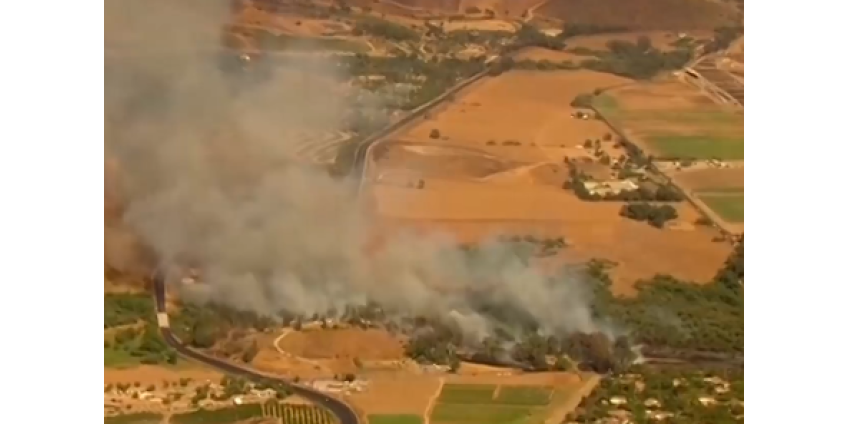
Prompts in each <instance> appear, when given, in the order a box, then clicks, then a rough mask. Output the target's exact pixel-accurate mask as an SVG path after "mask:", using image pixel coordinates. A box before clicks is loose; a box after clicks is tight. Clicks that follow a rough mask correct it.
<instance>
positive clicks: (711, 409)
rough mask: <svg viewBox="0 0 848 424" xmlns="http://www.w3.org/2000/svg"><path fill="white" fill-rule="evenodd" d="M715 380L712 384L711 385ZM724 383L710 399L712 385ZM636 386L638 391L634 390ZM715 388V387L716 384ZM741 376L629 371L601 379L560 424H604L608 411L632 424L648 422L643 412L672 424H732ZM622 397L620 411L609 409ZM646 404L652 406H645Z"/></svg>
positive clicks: (738, 411)
mask: <svg viewBox="0 0 848 424" xmlns="http://www.w3.org/2000/svg"><path fill="white" fill-rule="evenodd" d="M713 379H718V380H713ZM713 381H721V382H726V384H727V392H723V393H716V391H715V388H716V383H714V382H713ZM637 383H641V384H639V387H638V388H637ZM718 384H721V383H718ZM744 388H745V386H744V373H743V372H742V370H722V371H716V372H709V373H708V372H704V371H693V370H686V369H641V368H640V367H634V369H631V370H630V372H629V373H628V374H627V375H622V376H615V377H613V378H606V379H604V380H602V381H601V383H600V384H599V385H598V387H597V388H596V389H595V390H593V391H592V393H591V394H590V395H589V396H587V397H586V398H584V399H582V400H581V402H580V405H579V407H578V408H577V409H576V410H575V411H574V412H573V413H571V414H569V416H568V417H566V422H581V423H590V424H591V423H597V422H603V421H604V420H605V419H609V416H610V415H609V414H610V412H612V411H613V410H619V411H624V412H625V413H628V414H630V415H632V418H631V420H632V422H649V421H651V420H650V418H649V417H648V414H647V411H649V410H652V409H653V410H655V411H667V412H670V413H671V414H673V418H671V420H672V421H673V422H675V423H682V424H689V423H691V424H696V423H716V424H731V423H738V422H740V420H741V419H742V417H743V415H744V412H745V408H744V403H743V401H744V397H745V393H744ZM616 396H617V397H623V398H625V399H626V400H627V403H626V404H624V405H619V406H616V405H612V404H610V403H609V402H608V400H609V399H610V398H612V397H616ZM702 396H709V397H713V398H714V399H715V401H716V404H714V405H704V404H702V403H701V402H700V401H699V400H698V398H699V397H702ZM647 399H654V400H656V401H658V405H650V404H648V405H646V404H645V401H646V400H647Z"/></svg>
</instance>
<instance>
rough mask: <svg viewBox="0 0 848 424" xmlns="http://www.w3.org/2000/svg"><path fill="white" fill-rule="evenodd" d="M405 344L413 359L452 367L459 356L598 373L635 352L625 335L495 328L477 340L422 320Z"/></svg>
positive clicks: (616, 368)
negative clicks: (515, 331) (423, 324)
mask: <svg viewBox="0 0 848 424" xmlns="http://www.w3.org/2000/svg"><path fill="white" fill-rule="evenodd" d="M422 328H424V329H425V330H424V331H421V330H419V331H417V332H415V333H414V334H413V336H412V337H411V338H410V339H409V342H408V344H407V345H406V355H407V356H409V357H410V358H413V359H415V360H416V361H418V362H424V363H434V364H441V365H447V366H449V367H450V369H451V370H452V371H456V370H457V369H458V368H459V366H460V365H459V364H460V360H464V361H470V362H476V363H484V364H490V365H499V366H510V367H519V368H523V369H525V370H527V371H550V370H560V371H565V370H571V369H573V368H575V367H578V368H580V369H582V370H591V371H594V372H599V373H606V372H620V371H623V370H624V369H626V368H627V367H629V366H630V364H631V363H632V362H633V360H634V359H635V358H636V354H635V352H634V350H633V347H632V346H631V344H630V342H629V340H628V339H627V338H626V337H618V338H616V339H614V340H611V339H610V338H609V337H608V336H607V335H605V334H602V333H597V332H596V333H582V332H573V333H568V334H560V335H550V336H542V335H540V334H539V333H537V332H536V331H535V330H533V329H530V328H527V329H526V332H524V333H522V334H523V335H521V336H517V337H516V336H515V335H511V334H508V333H500V334H497V335H495V336H490V337H487V338H485V339H484V340H482V341H480V342H469V341H467V340H463V338H462V334H461V332H460V331H459V329H458V328H456V327H453V326H450V325H445V324H441V323H439V322H433V321H430V322H427V327H422Z"/></svg>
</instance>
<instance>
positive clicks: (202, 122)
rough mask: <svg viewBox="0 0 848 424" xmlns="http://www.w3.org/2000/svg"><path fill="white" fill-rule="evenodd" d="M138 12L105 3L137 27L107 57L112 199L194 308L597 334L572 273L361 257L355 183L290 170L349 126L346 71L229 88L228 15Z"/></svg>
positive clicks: (497, 262) (477, 334)
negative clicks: (179, 274) (376, 310)
mask: <svg viewBox="0 0 848 424" xmlns="http://www.w3.org/2000/svg"><path fill="white" fill-rule="evenodd" d="M138 3H141V2H138ZM132 4H133V2H131V1H130V2H107V3H106V8H107V15H108V13H109V11H110V9H111V11H112V13H115V14H117V15H119V16H122V17H124V19H125V21H126V23H125V24H124V25H125V26H126V27H132V30H133V32H134V35H135V36H134V37H130V38H132V40H133V41H132V42H133V43H134V44H133V47H132V51H135V52H138V54H131V53H128V52H126V51H118V50H119V49H118V48H115V50H114V51H113V52H112V54H110V47H109V46H108V41H107V58H106V66H107V69H106V74H107V81H106V84H107V86H106V107H107V111H108V112H107V129H106V134H107V141H106V143H107V146H106V151H107V156H108V157H107V161H109V163H110V164H111V165H110V166H112V168H113V169H112V172H111V173H110V174H109V175H108V176H107V178H109V179H111V180H112V184H114V185H115V186H116V187H117V188H116V187H111V188H110V189H109V190H110V193H111V194H110V195H111V196H112V197H114V198H115V199H120V204H121V208H120V221H121V225H122V226H124V227H125V228H128V229H129V230H130V231H131V232H132V233H133V234H134V236H135V237H137V238H138V239H139V240H140V243H141V244H143V245H144V246H147V247H148V248H149V250H150V251H151V252H152V256H153V257H155V258H156V261H157V263H162V264H166V265H172V266H176V265H186V264H190V265H192V266H195V267H197V268H198V269H200V271H201V273H202V276H203V281H204V283H205V284H202V285H195V286H193V287H192V290H191V291H190V292H187V293H186V296H187V298H189V299H194V300H197V301H216V302H220V303H224V304H227V305H230V306H233V307H238V308H246V309H250V310H254V311H257V312H260V313H266V314H273V313H275V312H278V311H279V310H281V309H285V310H289V311H292V312H298V313H304V314H312V313H315V312H318V313H322V312H325V311H327V310H330V309H336V310H340V309H343V308H344V306H345V305H358V304H363V303H365V302H366V301H367V300H371V301H375V302H377V303H379V304H381V305H384V306H385V307H386V308H387V309H391V310H394V311H402V312H404V313H408V314H410V315H419V314H420V315H426V316H430V317H441V318H442V319H444V320H450V321H453V322H455V323H456V324H458V325H459V326H460V327H461V328H463V329H464V330H465V332H466V334H467V335H468V336H470V337H474V338H478V339H481V338H483V337H485V336H486V335H488V334H490V333H491V332H492V331H493V330H494V327H495V326H503V325H504V324H503V323H504V322H506V323H507V324H508V322H509V317H506V318H504V319H500V320H495V319H494V318H492V316H493V315H497V314H493V313H489V312H485V311H492V310H509V311H515V313H518V314H520V315H522V316H523V317H525V318H529V319H531V320H533V321H535V323H536V325H538V327H539V328H540V329H541V330H543V331H549V332H555V331H556V332H559V331H574V330H578V331H586V332H589V331H598V330H603V329H601V328H598V327H599V324H598V322H597V321H596V320H594V319H593V317H592V314H591V312H590V308H589V306H588V294H589V293H588V291H589V290H588V289H586V288H584V287H583V286H582V284H581V281H580V278H579V277H578V276H577V275H563V276H561V277H560V278H557V279H555V280H552V279H551V278H549V277H547V276H545V275H543V274H542V273H540V272H537V270H535V269H534V268H533V267H531V266H529V265H528V264H527V263H526V262H525V261H523V260H521V259H520V258H519V257H518V256H517V255H515V253H514V252H512V251H511V250H510V249H509V248H508V247H506V246H504V245H501V244H497V243H491V244H486V245H484V246H482V247H481V248H480V249H479V250H477V251H475V252H474V253H473V254H468V253H466V252H464V251H463V250H461V249H459V248H458V247H457V246H455V245H454V243H453V242H452V240H451V239H450V238H449V237H447V236H444V237H422V236H420V235H416V236H407V237H403V236H398V237H395V238H393V239H391V240H389V241H388V242H387V243H386V245H385V246H383V247H382V248H381V249H379V250H378V251H377V252H374V251H368V249H366V248H365V247H366V245H367V244H368V240H369V228H370V224H371V217H370V216H368V215H367V214H366V213H365V212H363V211H364V209H365V208H360V207H359V205H358V200H357V198H356V196H355V190H352V187H353V186H354V184H352V183H351V182H350V181H340V180H338V179H333V178H331V177H329V176H328V175H327V173H326V172H325V171H324V170H322V169H316V168H315V167H313V166H308V165H305V164H300V163H298V162H297V161H296V160H293V154H294V152H295V150H296V148H297V143H298V142H300V140H299V139H298V138H297V136H295V135H293V134H294V133H296V132H297V131H298V130H304V131H315V130H325V131H334V130H338V129H339V128H340V127H341V126H342V123H343V121H344V119H345V113H346V111H347V110H349V109H350V107H351V105H350V104H349V103H348V102H347V100H345V99H346V97H345V96H342V95H340V94H339V93H338V92H336V91H334V90H332V87H334V86H335V84H331V83H328V81H327V78H328V77H333V76H335V77H337V79H343V77H344V75H339V74H338V73H339V71H338V69H340V68H339V67H338V66H337V65H335V64H333V63H332V61H329V60H327V61H326V62H325V63H318V62H316V61H314V60H313V61H311V62H310V63H311V64H310V65H309V66H310V67H309V69H299V68H301V66H299V65H290V66H287V67H285V68H282V69H274V70H273V71H272V72H271V74H270V75H269V76H268V78H267V79H265V80H263V81H261V82H254V83H252V84H246V83H243V82H240V81H234V79H233V77H232V76H229V75H228V74H226V73H224V72H223V71H221V70H220V66H218V62H217V61H216V57H215V56H214V55H212V54H209V52H210V51H211V50H212V49H213V48H214V46H216V45H218V44H219V36H220V33H219V31H220V29H221V27H222V26H223V25H224V24H225V23H226V22H227V20H228V7H229V6H228V3H226V2H219V1H198V2H187V1H184V0H179V1H170V2H164V1H161V2H160V1H146V2H143V7H131V5H132ZM130 7H131V8H132V10H129V9H125V8H130ZM108 39H109V34H107V40H108ZM121 48H124V47H121ZM316 63H318V65H319V68H320V69H318V68H316ZM304 67H305V65H304ZM316 69H318V70H320V71H321V72H316ZM378 102H379V99H376V100H375V103H374V104H373V105H372V106H373V107H374V108H378V107H379V103H378ZM366 106H368V105H366ZM116 193H119V194H116ZM107 194H108V193H107ZM116 202H117V200H116ZM115 231H117V230H115ZM107 232H108V231H107ZM108 249H109V246H108V241H107V250H108ZM113 256H115V257H117V258H118V259H121V260H124V259H125V258H124V257H123V256H122V255H113ZM109 260H110V259H109V258H108V257H107V261H109ZM116 260H117V259H116ZM481 305H483V306H485V307H483V306H481ZM496 321H497V323H496ZM507 327H508V325H507Z"/></svg>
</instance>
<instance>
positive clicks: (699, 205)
mask: <svg viewBox="0 0 848 424" xmlns="http://www.w3.org/2000/svg"><path fill="white" fill-rule="evenodd" d="M590 108H591V109H592V110H593V111H594V112H595V114H596V115H597V116H598V117H600V118H601V120H602V121H604V123H606V124H607V126H609V127H610V129H612V130H613V132H615V133H616V135H617V136H618V137H619V138H620V139H621V140H623V141H624V142H625V143H627V144H629V145H631V146H633V147H635V148H636V149H639V151H640V152H642V153H643V154H644V153H645V149H643V148H642V147H641V146H640V145H638V144H637V143H635V142H633V141H631V140H630V139H629V138H628V137H627V136H626V135H625V133H624V130H623V129H621V128H619V127H618V126H617V125H615V124H613V122H612V121H611V120H610V119H608V118H607V117H606V116H604V114H603V113H601V111H600V110H599V109H598V108H596V107H595V105H591V106H590ZM648 168H650V170H651V171H653V172H655V173H657V174H659V175H662V176H663V177H665V179H666V180H667V181H668V183H669V184H671V185H672V186H674V187H675V188H676V189H678V190H679V191H680V192H681V193H683V197H684V198H686V201H687V202H689V204H691V205H692V206H693V207H694V208H695V209H696V210H698V212H700V213H701V214H703V215H705V216H706V217H708V218H709V219H710V220H712V221H713V224H714V225H715V226H716V227H717V228H718V230H719V231H720V232H721V233H722V235H723V236H724V237H725V238H727V239H728V240H730V242H731V243H733V240H734V239H735V238H736V237H735V235H734V233H733V231H731V229H730V228H728V223H727V222H725V221H724V219H721V217H720V216H719V215H718V214H717V213H715V212H713V211H712V209H710V208H709V207H708V206H707V205H706V204H704V203H703V202H701V201H700V200H699V199H698V198H697V197H696V195H695V193H694V192H692V191H690V190H687V189H685V188H683V187H681V186H680V184H678V183H677V182H676V181H675V180H674V178H672V177H670V176H669V175H668V174H666V173H665V172H663V171H661V170H660V169H659V168H658V167H657V166H656V164H654V163H653V162H650V163H648Z"/></svg>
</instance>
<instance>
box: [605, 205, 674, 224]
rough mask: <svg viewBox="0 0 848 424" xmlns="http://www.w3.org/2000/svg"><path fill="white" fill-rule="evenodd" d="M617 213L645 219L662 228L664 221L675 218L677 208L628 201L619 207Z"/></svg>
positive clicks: (636, 218)
mask: <svg viewBox="0 0 848 424" xmlns="http://www.w3.org/2000/svg"><path fill="white" fill-rule="evenodd" d="M618 214H619V215H621V216H623V217H625V218H630V219H632V220H634V221H646V222H647V223H648V224H651V225H652V226H654V227H657V228H662V227H663V226H664V225H665V223H666V222H668V221H671V220H673V219H676V218H677V210H676V209H674V207H673V206H671V205H652V204H650V203H628V204H626V205H624V206H622V207H621V211H620V212H619V213H618Z"/></svg>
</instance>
